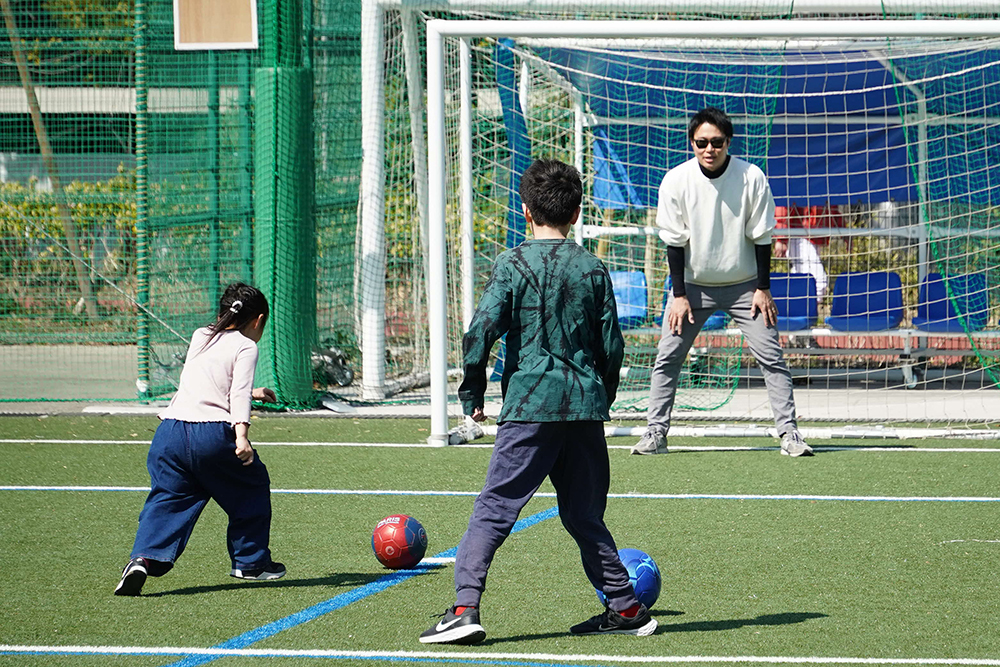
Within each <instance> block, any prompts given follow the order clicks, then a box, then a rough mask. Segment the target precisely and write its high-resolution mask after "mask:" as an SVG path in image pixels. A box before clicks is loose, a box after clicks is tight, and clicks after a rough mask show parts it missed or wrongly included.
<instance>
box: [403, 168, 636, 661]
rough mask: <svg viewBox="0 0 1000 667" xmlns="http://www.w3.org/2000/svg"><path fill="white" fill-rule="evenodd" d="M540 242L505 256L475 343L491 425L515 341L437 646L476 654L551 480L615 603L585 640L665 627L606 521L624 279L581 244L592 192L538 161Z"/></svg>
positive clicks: (531, 207)
mask: <svg viewBox="0 0 1000 667" xmlns="http://www.w3.org/2000/svg"><path fill="white" fill-rule="evenodd" d="M520 192H521V200H522V202H523V206H524V215H525V219H526V220H527V221H528V223H529V224H530V226H531V230H532V234H533V238H532V239H530V240H528V241H525V242H524V243H522V244H521V245H519V246H518V247H516V248H513V249H511V250H508V251H507V252H505V253H503V254H502V255H500V256H499V257H498V258H497V261H496V264H495V265H494V267H493V273H492V275H491V277H490V280H489V283H488V284H487V286H486V290H485V293H484V294H483V297H482V299H481V300H480V302H479V306H478V308H477V309H476V313H475V316H474V317H473V319H472V323H471V325H470V327H469V332H468V333H467V334H466V335H465V338H464V339H463V341H462V347H463V350H464V357H465V359H464V364H465V379H464V380H463V382H462V385H461V386H460V387H459V390H458V393H459V398H460V399H461V400H462V407H463V410H464V411H465V414H467V415H470V416H471V417H472V418H473V419H474V420H476V421H483V420H484V419H485V418H486V416H485V414H484V412H483V398H484V393H485V391H486V366H487V363H488V362H489V355H490V349H491V348H492V347H493V344H494V343H495V342H496V341H497V340H499V338H500V337H501V336H503V335H504V334H506V335H507V340H506V344H507V353H506V358H505V360H504V373H503V379H502V390H503V408H502V409H501V411H500V415H499V416H498V417H497V423H498V424H499V427H498V429H497V438H496V444H495V445H494V448H493V456H492V458H491V459H490V464H489V468H488V469H487V472H486V482H485V484H484V485H483V490H482V492H481V493H480V494H479V496H478V497H477V498H476V502H475V505H474V507H473V511H472V517H471V518H470V519H469V527H468V529H467V530H466V532H465V535H464V536H463V537H462V541H461V542H460V543H459V546H458V554H457V557H456V561H455V590H456V602H455V605H454V606H452V607H450V608H448V610H447V611H446V612H445V613H444V616H443V618H442V620H441V621H439V622H438V623H436V624H435V625H433V626H431V628H429V629H428V630H427V631H426V632H424V633H423V634H422V635H421V636H420V641H421V642H423V643H452V644H474V643H477V642H480V641H482V640H483V639H485V637H486V631H485V630H484V629H483V626H482V625H481V623H480V613H479V603H480V598H481V597H482V593H483V590H484V589H485V586H486V575H487V572H488V570H489V567H490V563H491V562H492V561H493V556H494V554H495V553H496V550H497V549H498V548H499V547H500V545H501V544H502V543H503V541H504V540H505V539H506V537H507V535H509V534H510V531H511V529H512V528H513V526H514V523H515V522H516V521H517V517H518V515H519V514H520V512H521V509H522V508H523V507H524V505H525V504H526V503H527V502H528V500H530V499H531V497H532V496H533V495H534V493H535V492H536V491H537V490H538V487H539V486H540V485H541V483H542V482H543V481H544V480H545V477H546V476H548V477H549V479H550V480H551V482H552V485H553V486H554V487H555V489H556V496H557V499H558V503H559V517H560V519H561V520H562V523H563V525H564V526H565V527H566V530H567V531H569V533H570V535H571V536H572V537H573V539H574V540H576V543H577V545H578V546H579V548H580V555H581V557H582V560H583V569H584V572H585V573H586V575H587V578H588V579H589V580H590V582H591V584H593V586H594V587H595V588H597V589H598V590H600V591H602V592H603V593H604V595H605V598H606V600H607V602H606V605H607V606H606V608H605V610H604V612H603V613H601V614H598V615H597V616H594V617H593V618H591V619H589V620H587V621H584V622H583V623H579V624H577V625H574V626H573V627H572V628H570V632H571V633H573V634H608V633H614V634H632V635H643V636H645V635H649V634H651V633H652V632H653V630H655V629H656V621H655V620H654V619H653V618H652V617H650V615H649V610H647V609H646V607H645V606H643V605H642V604H640V603H639V601H638V600H637V599H636V597H635V592H634V591H633V590H632V585H631V584H630V583H629V576H628V571H627V570H626V569H625V567H624V566H623V565H622V563H621V561H620V560H619V558H618V549H617V547H616V546H615V542H614V538H613V537H612V536H611V533H610V532H609V531H608V528H607V526H606V525H605V524H604V510H605V507H606V505H607V497H608V488H609V484H610V468H609V464H608V449H607V442H606V441H605V439H604V422H605V421H606V420H608V419H609V408H610V406H611V403H612V402H613V401H614V399H615V392H616V391H617V389H618V377H619V371H620V370H621V365H622V359H623V357H624V349H625V344H624V340H623V338H622V334H621V330H620V329H619V327H618V315H617V310H616V306H615V297H614V292H613V290H612V285H611V278H610V276H609V275H608V271H607V269H606V268H605V267H604V265H603V264H602V263H601V261H600V260H598V259H597V258H596V257H594V256H593V255H592V254H590V253H589V252H587V251H586V250H585V249H584V248H582V247H581V246H579V245H578V244H576V243H575V242H573V241H571V240H569V239H568V235H569V230H570V228H571V227H572V225H573V224H574V223H575V222H576V220H577V218H578V217H579V215H580V201H581V199H582V194H583V186H582V183H581V182H580V175H579V173H578V172H577V171H576V169H574V168H573V167H571V166H569V165H566V164H563V163H562V162H558V161H555V160H538V161H536V162H535V163H534V164H532V165H531V166H530V167H529V168H528V169H527V170H526V171H525V172H524V175H523V176H522V177H521V187H520Z"/></svg>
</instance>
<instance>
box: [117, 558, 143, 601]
mask: <svg viewBox="0 0 1000 667" xmlns="http://www.w3.org/2000/svg"><path fill="white" fill-rule="evenodd" d="M147 573H148V570H147V569H146V559H145V558H133V559H132V560H130V561H129V562H128V565H126V566H125V569H124V570H122V580H121V581H119V582H118V585H117V586H115V595H132V596H135V595H138V594H139V593H141V592H142V585H143V584H144V583H146V575H147Z"/></svg>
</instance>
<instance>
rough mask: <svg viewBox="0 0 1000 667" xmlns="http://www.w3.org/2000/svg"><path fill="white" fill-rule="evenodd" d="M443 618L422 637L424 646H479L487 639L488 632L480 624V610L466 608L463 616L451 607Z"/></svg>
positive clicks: (421, 640)
mask: <svg viewBox="0 0 1000 667" xmlns="http://www.w3.org/2000/svg"><path fill="white" fill-rule="evenodd" d="M442 616H443V618H442V619H441V620H440V621H438V622H437V623H435V624H434V625H432V626H431V627H429V628H428V629H427V630H426V631H425V632H424V633H423V634H422V635H420V642H421V643H422V644H478V643H479V642H481V641H483V640H484V639H486V630H483V626H481V625H480V624H479V608H478V607H466V608H465V611H463V612H462V614H461V616H459V615H457V614H456V613H455V608H454V607H451V608H450V609H448V611H446V612H445V613H444V614H442Z"/></svg>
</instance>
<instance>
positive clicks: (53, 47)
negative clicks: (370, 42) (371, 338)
mask: <svg viewBox="0 0 1000 667" xmlns="http://www.w3.org/2000/svg"><path fill="white" fill-rule="evenodd" d="M360 4H361V3H360V0H357V1H355V2H350V3H343V2H338V1H335V0H324V1H320V0H317V1H316V2H315V3H307V4H305V5H303V3H301V2H282V3H262V5H261V14H260V17H259V19H260V25H259V30H260V48H259V49H258V50H256V51H214V52H198V51H183V52H182V51H175V50H174V45H173V16H172V11H173V9H172V3H171V2H169V0H152V1H146V0H136V1H134V2H129V3H124V4H122V3H118V2H111V1H110V0H93V1H90V2H86V3H71V2H65V1H60V0H53V1H32V2H17V1H13V2H10V3H9V5H5V10H7V11H5V19H7V20H6V21H5V22H4V23H3V26H4V28H3V29H0V86H2V90H3V93H2V94H0V121H2V122H0V193H2V199H0V368H2V369H3V370H2V376H3V377H2V379H3V380H4V381H3V382H2V386H3V388H2V389H0V400H2V401H29V400H71V399H76V400H95V399H121V400H135V399H137V398H141V399H151V398H156V397H161V396H167V395H169V394H170V393H171V392H172V391H173V390H174V388H175V387H176V383H177V381H178V378H179V373H180V368H181V365H182V362H183V357H184V354H185V351H186V348H187V341H188V339H189V337H190V334H191V332H192V330H193V329H195V328H196V327H198V326H202V325H204V324H206V323H208V322H210V321H211V320H212V319H214V316H215V310H216V308H217V303H218V298H219V295H220V292H221V289H222V287H224V286H225V285H226V284H228V283H230V282H233V281H235V280H243V281H249V282H253V283H255V284H257V285H259V286H260V287H261V288H262V289H263V290H264V291H265V294H266V295H267V296H268V298H269V300H270V301H271V307H272V318H271V321H270V323H269V327H268V329H267V333H266V335H265V338H264V339H263V340H262V341H261V360H260V363H259V365H258V376H257V380H258V383H259V384H267V385H268V386H272V387H274V388H275V390H276V391H277V392H278V395H279V398H280V399H281V401H282V402H284V403H285V404H287V405H295V406H303V405H312V404H314V403H315V392H316V390H318V389H325V386H326V382H328V381H329V378H326V377H319V378H317V379H318V380H319V381H318V383H317V384H315V385H314V382H313V380H314V373H313V359H312V352H313V350H314V349H315V348H317V347H318V346H325V347H327V348H329V347H331V346H337V347H338V349H339V350H342V351H343V353H344V354H345V355H356V354H357V349H358V344H357V341H356V340H355V337H354V334H353V301H354V300H353V273H354V270H353V263H354V242H355V227H356V211H357V192H358V179H359V165H360V157H361V155H360V110H359V105H358V102H357V100H358V99H359V96H360V76H359V63H360V39H359V34H360ZM19 63H23V67H19V66H18V64H19ZM29 88H30V89H31V90H33V91H34V93H35V94H34V98H35V99H37V100H38V102H37V105H35V106H36V108H37V111H38V113H37V114H32V109H31V108H29V107H30V106H31V105H29V104H28V103H26V102H24V101H23V100H25V99H30V96H28V95H26V93H25V92H24V91H25V90H28V89H29ZM33 115H35V116H37V119H36V120H35V122H33ZM43 146H44V147H45V148H43ZM355 362H356V359H355ZM14 379H18V381H13V380H14ZM338 379H340V380H341V381H343V380H344V376H343V374H341V375H340V376H338Z"/></svg>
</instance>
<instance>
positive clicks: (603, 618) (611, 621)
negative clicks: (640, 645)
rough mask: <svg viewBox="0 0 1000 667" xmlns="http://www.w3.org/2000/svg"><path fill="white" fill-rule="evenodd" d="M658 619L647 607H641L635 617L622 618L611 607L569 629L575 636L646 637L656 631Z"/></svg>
mask: <svg viewBox="0 0 1000 667" xmlns="http://www.w3.org/2000/svg"><path fill="white" fill-rule="evenodd" d="M656 625H657V623H656V619H655V618H653V617H652V616H650V615H649V610H648V609H646V605H639V612H638V613H637V614H636V615H635V616H633V617H631V618H630V617H628V616H622V615H621V614H619V613H618V612H617V611H615V610H614V609H612V608H610V607H606V608H605V609H604V613H603V614H598V615H597V616H594V617H593V618H591V619H589V620H586V621H584V622H583V623H577V624H576V625H574V626H573V627H572V628H570V629H569V631H570V632H571V633H573V634H574V635H638V636H640V637H646V636H647V635H651V634H653V631H654V630H656Z"/></svg>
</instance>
